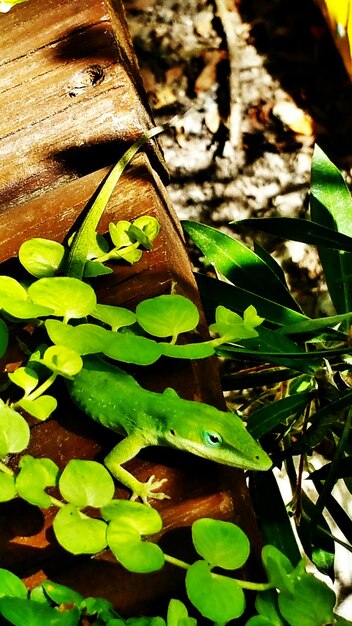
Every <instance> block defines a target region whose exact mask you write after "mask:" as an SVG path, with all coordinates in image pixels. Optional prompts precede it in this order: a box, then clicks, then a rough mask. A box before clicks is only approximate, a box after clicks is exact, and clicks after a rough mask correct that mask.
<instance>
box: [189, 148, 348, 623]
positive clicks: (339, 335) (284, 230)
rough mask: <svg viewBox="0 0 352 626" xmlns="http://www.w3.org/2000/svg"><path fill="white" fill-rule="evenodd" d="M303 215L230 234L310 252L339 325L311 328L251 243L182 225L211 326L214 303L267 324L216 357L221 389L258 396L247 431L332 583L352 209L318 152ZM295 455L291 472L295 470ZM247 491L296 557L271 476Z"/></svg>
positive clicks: (344, 442)
mask: <svg viewBox="0 0 352 626" xmlns="http://www.w3.org/2000/svg"><path fill="white" fill-rule="evenodd" d="M310 210H311V218H312V219H311V221H310V220H304V219H294V218H280V217H277V218H258V219H249V220H242V221H241V222H237V223H235V226H236V227H237V226H239V225H240V226H241V227H243V226H245V227H249V228H250V229H252V230H256V229H257V230H261V231H264V232H266V233H270V234H272V235H275V236H276V237H282V238H287V239H293V240H297V241H301V242H304V243H306V244H312V245H315V246H317V248H318V251H319V256H320V259H321V263H322V266H323V269H324V273H325V277H326V282H327V285H328V289H329V293H330V296H331V300H332V302H333V304H334V307H335V310H336V315H333V316H331V317H324V318H318V319H311V318H309V317H308V316H307V315H305V314H304V313H303V312H302V311H301V309H300V307H299V305H298V303H297V302H296V301H295V299H294V298H293V296H292V294H291V293H290V291H289V289H288V287H287V284H286V282H285V277H284V274H283V271H282V269H281V268H280V266H279V265H278V264H277V263H276V261H275V260H274V259H273V258H272V257H271V256H270V255H269V254H268V252H266V250H265V249H263V248H262V247H261V246H260V245H259V244H258V243H257V242H254V249H253V250H252V249H250V248H248V247H247V246H245V245H244V244H242V243H241V242H239V241H238V240H236V239H234V238H232V237H230V236H228V235H226V234H223V233H221V232H219V231H216V230H215V229H213V228H211V227H209V226H205V225H202V224H197V223H193V222H187V221H186V222H184V224H183V226H184V229H185V231H186V232H187V233H188V234H189V235H190V236H191V237H192V239H193V241H194V242H195V243H196V244H197V246H198V247H199V248H200V249H201V251H202V253H203V255H204V256H205V257H206V258H207V260H208V261H209V262H210V263H211V264H213V265H214V266H215V268H216V270H217V274H218V276H220V279H218V278H211V277H209V276H205V275H201V274H197V282H198V286H199V288H200V292H201V295H202V299H203V303H204V305H205V308H206V310H207V313H208V315H209V318H210V319H212V317H213V315H214V309H215V307H216V306H218V305H219V303H221V304H222V305H225V306H226V307H228V308H230V309H232V310H234V311H235V312H237V313H238V314H241V313H243V311H244V310H245V309H246V307H247V306H248V304H249V303H250V304H252V305H254V306H255V307H256V309H257V311H258V313H259V315H261V316H263V317H264V318H265V321H264V323H263V324H262V325H261V326H260V327H258V328H257V336H256V337H254V338H249V339H245V340H244V341H241V342H240V345H235V344H234V343H233V342H231V341H229V342H228V343H225V344H222V345H221V346H220V347H219V348H217V350H216V351H217V353H218V354H219V355H221V356H222V357H223V358H224V359H225V360H228V361H229V362H230V361H231V362H233V361H234V360H236V362H238V363H239V365H238V366H236V371H235V373H231V374H225V376H224V379H223V385H224V388H225V389H227V390H233V391H236V390H238V389H243V388H244V389H246V388H247V389H249V388H251V389H255V388H257V389H258V393H257V396H256V398H255V399H254V400H253V406H251V405H249V406H246V407H244V410H245V413H246V415H247V416H248V418H247V422H248V429H249V431H250V432H251V434H252V435H253V436H254V437H255V438H262V443H264V445H266V446H267V447H269V448H270V451H271V452H272V453H273V459H274V462H275V463H276V465H278V466H279V467H280V466H281V465H282V463H285V465H286V470H287V473H288V476H289V479H290V482H291V486H292V489H293V500H292V503H291V511H290V512H291V514H293V515H294V516H295V520H296V522H297V529H298V532H299V535H300V539H301V542H302V543H303V546H304V549H305V551H306V553H307V555H308V556H309V557H310V558H312V559H313V561H314V562H315V563H316V565H317V566H318V567H319V568H320V569H321V570H323V571H325V572H329V573H330V574H331V573H332V566H333V560H334V541H333V537H332V531H331V529H330V527H329V526H328V524H327V522H326V521H325V518H324V517H323V515H322V513H323V511H324V510H325V509H327V510H328V511H329V513H330V514H331V516H332V517H333V519H334V521H335V523H336V524H337V526H338V527H339V528H340V530H341V531H342V533H343V535H344V536H345V538H346V539H347V543H344V545H345V547H346V549H347V550H349V551H352V523H351V520H350V519H349V517H348V515H347V514H346V512H345V511H344V510H343V508H342V507H341V506H340V505H339V503H338V502H337V501H336V499H335V498H334V497H333V496H332V494H331V491H332V488H333V487H334V485H335V484H336V483H337V482H338V481H339V480H341V481H343V483H344V486H345V488H347V493H349V492H350V488H351V478H352V438H351V433H350V426H351V419H352V416H351V409H350V406H351V403H352V390H351V353H352V348H351V343H350V319H351V317H352V307H351V304H352V283H351V280H350V278H351V273H352V226H351V214H352V199H351V195H350V192H349V190H348V188H347V186H346V183H345V182H344V179H343V177H342V175H341V174H340V172H339V170H338V169H337V168H336V167H335V166H334V165H333V163H332V162H331V161H330V160H329V159H328V157H327V156H326V155H325V154H324V153H323V152H322V150H321V149H320V148H319V147H316V148H315V151H314V156H313V161H312V183H311V205H310ZM222 277H224V280H222V279H221V278H222ZM229 369H230V368H228V371H229ZM231 369H232V371H233V370H234V368H233V367H232V368H231ZM225 371H226V368H225ZM273 398H274V401H273ZM258 404H259V406H260V408H257V406H258ZM322 444H324V450H325V453H326V455H327V459H326V460H327V463H326V464H325V466H324V467H323V468H322V469H320V470H316V471H313V470H312V468H311V466H310V465H309V462H308V457H309V456H310V455H312V454H313V453H314V451H315V450H319V449H321V446H322ZM297 455H299V461H298V469H297V464H295V463H294V462H293V457H294V456H297ZM313 469H314V468H313ZM303 470H307V471H308V473H309V474H308V475H309V478H310V479H311V480H312V482H313V483H314V486H315V487H316V489H317V491H318V500H317V502H316V503H313V501H312V500H310V498H309V497H308V495H307V494H306V493H305V492H304V490H303V488H302V484H301V483H302V476H303ZM259 485H260V486H259ZM252 486H253V489H254V491H255V493H256V494H257V506H258V514H260V518H261V519H262V522H263V527H264V531H265V533H266V535H265V536H266V540H267V541H270V542H275V545H280V546H282V547H283V546H285V548H284V549H285V551H286V554H287V553H288V551H291V553H292V554H297V548H296V547H295V539H294V537H293V535H292V532H291V527H290V524H289V523H287V520H286V513H285V509H284V507H283V505H282V500H281V497H280V496H279V494H278V493H277V491H276V483H275V480H274V479H273V476H272V475H271V473H270V472H269V473H266V474H265V475H263V476H255V477H254V478H253V481H252ZM267 493H271V494H275V493H276V497H274V501H276V504H277V507H276V511H275V513H274V512H273V509H272V506H271V507H270V509H271V510H270V513H268V507H267V500H266V498H267V495H266V494H267ZM261 494H263V495H261ZM272 504H273V503H272ZM269 515H270V520H271V519H272V516H275V520H276V524H275V525H273V524H272V523H271V521H270V520H269ZM279 519H280V520H281V522H280V523H282V526H281V531H280V533H278V532H277V528H278V525H277V524H278V520H279ZM266 520H267V521H266ZM338 540H339V541H340V543H341V539H338ZM258 623H259V622H258Z"/></svg>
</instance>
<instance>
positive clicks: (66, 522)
mask: <svg viewBox="0 0 352 626" xmlns="http://www.w3.org/2000/svg"><path fill="white" fill-rule="evenodd" d="M53 528H54V532H55V536H56V539H57V540H58V542H59V543H60V545H61V546H62V547H63V548H65V550H67V551H68V552H72V554H96V553H97V552H101V550H104V549H105V548H106V528H107V526H106V523H105V522H103V521H102V520H99V519H93V518H89V517H86V516H85V515H83V513H81V512H80V511H79V510H78V509H77V507H75V506H74V505H73V504H66V505H65V506H63V507H62V509H60V510H59V511H58V513H57V515H56V517H55V519H54V524H53Z"/></svg>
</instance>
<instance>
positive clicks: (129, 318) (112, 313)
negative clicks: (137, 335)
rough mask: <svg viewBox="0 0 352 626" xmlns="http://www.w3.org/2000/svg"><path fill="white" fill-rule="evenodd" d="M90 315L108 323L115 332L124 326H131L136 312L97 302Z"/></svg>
mask: <svg viewBox="0 0 352 626" xmlns="http://www.w3.org/2000/svg"><path fill="white" fill-rule="evenodd" d="M91 316H92V317H94V318H95V319H97V320H100V321H101V322H104V324H108V325H109V326H111V330H113V331H115V332H116V331H117V330H119V328H122V327H124V326H131V325H132V324H134V323H135V321H136V314H135V313H132V311H129V310H128V309H124V308H123V307H121V306H112V305H110V304H97V306H96V307H95V309H94V311H93V312H92V313H91Z"/></svg>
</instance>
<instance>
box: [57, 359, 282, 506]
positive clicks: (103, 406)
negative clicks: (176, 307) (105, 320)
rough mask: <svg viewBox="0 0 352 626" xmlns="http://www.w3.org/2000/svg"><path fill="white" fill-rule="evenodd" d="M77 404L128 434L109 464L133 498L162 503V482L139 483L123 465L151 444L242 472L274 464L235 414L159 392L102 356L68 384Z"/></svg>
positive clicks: (88, 362) (86, 363)
mask: <svg viewBox="0 0 352 626" xmlns="http://www.w3.org/2000/svg"><path fill="white" fill-rule="evenodd" d="M67 386H68V390H69V393H70V396H71V398H72V400H73V401H74V403H75V404H76V405H77V406H78V407H79V408H80V409H82V410H83V411H84V412H85V413H86V414H87V415H89V416H90V417H91V418H93V419H94V420H95V421H97V422H99V423H100V424H102V425H103V426H105V427H107V428H109V429H111V430H113V431H115V432H117V433H120V434H121V435H125V438H124V439H123V440H122V441H121V442H120V443H118V444H117V445H116V446H115V448H114V449H113V450H112V452H110V454H108V456H107V457H106V459H105V464H106V466H107V468H108V469H109V470H110V471H111V473H112V474H113V475H114V476H115V477H116V478H117V479H118V480H119V481H120V482H121V483H122V484H123V485H125V486H126V487H128V488H129V489H130V490H131V491H132V499H136V498H138V497H139V498H141V500H142V501H143V502H145V503H147V502H148V498H157V499H163V498H165V497H168V496H166V495H165V494H164V493H162V492H158V491H155V490H157V489H159V487H160V486H161V485H162V483H163V482H165V479H164V480H159V481H155V480H154V476H152V477H151V478H150V479H149V481H148V482H147V483H141V482H140V481H138V480H137V479H136V478H135V477H134V476H132V474H130V473H129V472H128V471H127V470H126V469H124V468H123V467H121V464H123V463H126V461H128V460H130V459H132V458H134V457H135V456H136V454H138V452H139V451H140V450H141V449H142V448H145V447H147V446H171V447H173V448H178V449H179V450H186V451H187V452H191V453H192V454H196V455H198V456H201V457H203V458H205V459H210V460H212V461H215V462H216V463H222V464H224V465H230V466H234V467H239V468H242V469H253V470H268V469H269V468H270V467H271V465H272V464H271V461H270V459H269V457H268V455H267V454H266V453H265V452H264V450H263V449H262V448H261V447H260V446H259V444H258V443H257V442H256V441H255V440H254V439H253V438H252V437H251V435H250V434H249V433H248V432H247V430H246V429H245V427H244V424H243V422H242V420H241V419H240V418H239V417H238V416H237V415H235V414H233V413H226V412H223V411H219V410H218V409H216V408H215V407H212V406H210V405H207V404H203V403H200V402H195V401H192V400H183V399H182V398H180V397H179V396H178V395H177V393H176V392H175V391H174V390H173V389H166V390H165V391H164V392H163V393H156V392H152V391H147V390H146V389H143V387H141V386H140V385H139V384H138V383H137V381H136V380H135V379H134V378H133V377H132V376H130V375H129V374H127V373H126V372H124V371H123V370H121V369H120V368H119V367H117V366H115V365H111V364H110V363H108V362H106V361H103V360H102V359H100V358H98V357H86V358H85V359H84V367H83V369H82V370H81V372H80V373H79V374H78V375H77V376H75V378H74V380H72V381H67Z"/></svg>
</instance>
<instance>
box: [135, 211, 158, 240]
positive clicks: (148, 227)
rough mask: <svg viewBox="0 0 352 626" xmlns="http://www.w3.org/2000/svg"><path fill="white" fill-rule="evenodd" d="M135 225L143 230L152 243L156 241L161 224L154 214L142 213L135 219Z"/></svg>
mask: <svg viewBox="0 0 352 626" xmlns="http://www.w3.org/2000/svg"><path fill="white" fill-rule="evenodd" d="M133 226H136V227H137V228H138V229H140V230H142V231H143V233H144V234H145V235H146V236H147V238H148V240H149V242H150V243H152V242H153V241H154V239H155V238H156V237H157V236H158V234H159V232H160V224H159V222H158V220H157V219H156V218H155V217H153V216H152V215H141V216H140V217H137V219H135V220H134V221H133Z"/></svg>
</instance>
